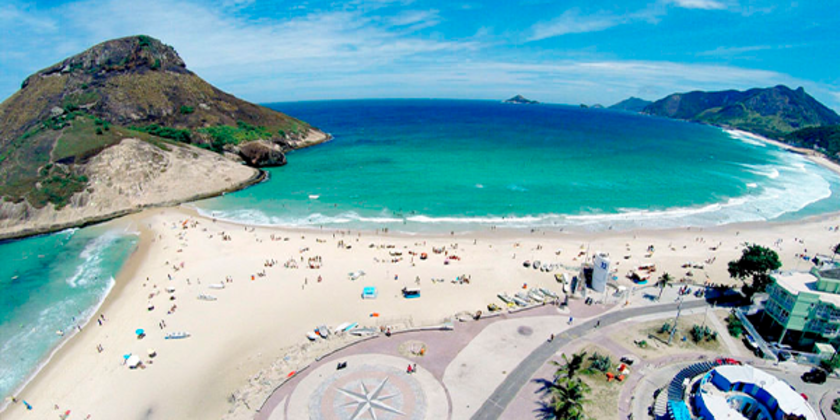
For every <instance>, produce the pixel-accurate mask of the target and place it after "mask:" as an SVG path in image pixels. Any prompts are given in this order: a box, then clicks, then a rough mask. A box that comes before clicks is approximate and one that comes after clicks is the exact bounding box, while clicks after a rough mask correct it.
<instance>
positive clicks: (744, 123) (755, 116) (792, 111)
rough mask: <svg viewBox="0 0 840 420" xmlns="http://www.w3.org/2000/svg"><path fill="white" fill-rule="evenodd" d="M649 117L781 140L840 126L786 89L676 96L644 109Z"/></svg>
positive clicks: (817, 106) (834, 116)
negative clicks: (806, 130) (797, 133)
mask: <svg viewBox="0 0 840 420" xmlns="http://www.w3.org/2000/svg"><path fill="white" fill-rule="evenodd" d="M642 112H644V113H646V114H651V115H659V116H663V117H669V118H677V119H682V120H689V121H697V122H702V123H707V124H713V125H718V126H724V127H732V128H737V129H740V130H744V131H749V132H752V133H756V134H760V135H763V136H767V137H773V138H781V137H783V136H784V135H785V134H788V133H791V132H793V131H796V130H798V129H801V128H807V127H819V126H825V125H834V124H840V116H838V115H837V114H836V113H835V112H834V111H832V110H831V109H829V108H827V107H826V106H825V105H823V104H821V103H820V102H819V101H817V100H816V99H814V98H813V97H811V96H810V95H808V94H807V93H805V89H803V88H801V87H800V88H798V89H796V90H791V89H790V88H788V87H787V86H782V85H780V86H776V87H772V88H766V89H760V88H756V89H750V90H747V91H743V92H742V91H737V90H727V91H721V92H700V91H696V92H689V93H676V94H673V95H670V96H667V97H665V98H663V99H660V100H658V101H656V102H654V103H652V104H650V105H648V106H646V107H645V108H644V110H643V111H642Z"/></svg>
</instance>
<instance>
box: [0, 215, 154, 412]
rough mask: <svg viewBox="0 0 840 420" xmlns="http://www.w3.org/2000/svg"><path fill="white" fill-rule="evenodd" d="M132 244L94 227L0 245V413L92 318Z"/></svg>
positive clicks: (123, 235) (128, 237)
mask: <svg viewBox="0 0 840 420" xmlns="http://www.w3.org/2000/svg"><path fill="white" fill-rule="evenodd" d="M137 239H138V237H137V235H135V234H132V233H130V232H122V231H114V230H110V229H107V228H105V227H102V226H95V227H88V228H84V229H69V230H65V231H61V232H58V233H54V234H51V235H41V236H36V237H32V238H27V239H22V240H16V241H6V242H0V355H2V357H0V395H2V396H3V397H4V399H3V401H2V402H0V406H1V405H2V404H3V403H5V402H6V400H5V397H8V396H11V395H12V393H13V392H14V391H15V390H16V389H17V388H18V387H19V386H20V385H21V384H22V383H23V382H24V381H25V380H26V379H27V378H28V377H29V376H30V375H31V374H32V373H33V372H35V371H36V370H37V369H39V368H40V366H41V365H42V364H43V362H44V361H45V360H46V358H47V357H48V356H49V355H50V354H52V352H53V351H54V350H55V349H56V348H57V347H58V346H59V344H60V343H61V342H62V340H63V339H65V338H67V337H69V336H70V335H72V333H73V330H74V327H75V326H76V325H83V324H84V322H85V320H87V319H88V318H90V316H91V315H93V311H94V310H95V309H96V308H97V307H98V306H99V304H100V303H101V302H102V300H103V299H104V297H105V296H106V295H107V293H108V291H109V290H110V289H111V288H112V287H113V285H114V277H115V276H116V274H117V272H118V271H119V270H120V268H121V267H122V265H123V263H124V262H125V261H126V259H127V257H128V256H129V255H130V254H131V252H132V251H133V250H134V248H135V246H136V244H137ZM96 315H97V316H98V314H96ZM106 316H107V314H106ZM57 331H64V332H65V336H64V337H62V336H60V335H59V334H57Z"/></svg>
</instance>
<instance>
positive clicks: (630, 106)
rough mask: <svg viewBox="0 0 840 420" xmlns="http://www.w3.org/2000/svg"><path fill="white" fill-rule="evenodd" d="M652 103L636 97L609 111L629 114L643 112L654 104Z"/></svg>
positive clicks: (612, 106)
mask: <svg viewBox="0 0 840 420" xmlns="http://www.w3.org/2000/svg"><path fill="white" fill-rule="evenodd" d="M652 103H653V102H651V101H646V100H644V99H639V98H636V97H632V96H631V97H630V98H627V99H625V100H623V101H621V102H619V103H617V104H614V105H611V106H609V107H608V109H613V110H617V111H627V112H642V111H643V110H644V109H645V107H647V106H648V105H650V104H652Z"/></svg>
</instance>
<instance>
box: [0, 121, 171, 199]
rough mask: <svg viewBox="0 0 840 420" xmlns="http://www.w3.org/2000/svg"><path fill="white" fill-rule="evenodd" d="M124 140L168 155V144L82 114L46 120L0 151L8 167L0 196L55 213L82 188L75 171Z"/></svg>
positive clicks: (82, 177)
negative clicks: (135, 140) (50, 207)
mask: <svg viewBox="0 0 840 420" xmlns="http://www.w3.org/2000/svg"><path fill="white" fill-rule="evenodd" d="M129 137H132V138H138V139H140V140H143V141H146V142H148V143H150V144H152V145H155V146H157V147H159V148H161V149H164V150H170V149H169V147H168V145H171V144H172V143H171V142H168V141H167V140H165V139H162V138H159V137H156V136H154V135H149V134H145V133H141V132H136V131H133V130H129V129H126V128H124V127H121V126H114V125H112V124H111V123H110V122H108V121H105V120H102V119H101V118H98V117H94V116H93V115H90V114H88V113H86V112H84V111H79V110H77V111H72V112H68V113H64V114H61V115H56V116H53V117H50V118H48V119H46V120H44V121H42V122H41V123H40V124H38V125H36V126H35V127H33V128H31V129H30V130H28V131H27V132H26V133H24V134H23V135H21V136H19V137H18V138H17V139H16V140H15V141H13V142H11V143H10V144H9V145H8V147H6V148H5V149H4V150H3V154H2V155H0V160H3V161H5V160H6V159H7V158H8V159H9V160H10V162H8V163H9V165H8V168H5V169H6V170H5V171H3V172H2V173H3V174H4V175H6V176H7V179H8V181H7V182H5V183H2V184H0V196H2V197H3V198H4V199H6V200H8V201H12V202H20V201H22V200H27V201H28V202H29V204H31V205H32V206H34V207H35V208H41V207H44V206H46V205H48V204H53V205H54V206H55V207H56V208H57V209H60V208H62V207H64V206H65V205H67V203H68V202H69V199H70V197H71V196H72V195H73V194H75V193H77V192H79V191H82V190H84V188H85V186H86V184H87V181H88V179H87V177H86V176H85V175H83V174H81V173H79V171H78V168H77V166H76V165H77V164H79V163H84V162H86V161H87V160H88V159H90V158H92V157H93V156H96V155H97V154H99V152H101V151H102V150H105V148H107V147H109V146H112V145H115V144H117V143H119V142H120V141H121V140H122V139H124V138H129ZM32 146H36V147H32ZM50 146H52V147H51V149H50Z"/></svg>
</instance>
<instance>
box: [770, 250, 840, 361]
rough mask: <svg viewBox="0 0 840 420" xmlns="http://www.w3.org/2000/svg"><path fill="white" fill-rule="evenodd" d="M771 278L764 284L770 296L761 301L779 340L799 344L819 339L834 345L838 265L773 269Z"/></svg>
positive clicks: (838, 330)
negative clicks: (805, 269)
mask: <svg viewBox="0 0 840 420" xmlns="http://www.w3.org/2000/svg"><path fill="white" fill-rule="evenodd" d="M773 280H774V281H773V283H772V284H770V285H769V286H768V287H767V293H768V294H769V299H768V300H767V302H766V303H765V304H764V318H768V317H769V318H771V319H772V320H773V321H774V323H775V329H780V332H779V339H778V341H779V342H782V341H786V342H788V343H795V344H797V345H798V346H799V347H808V346H813V345H814V344H815V343H819V342H830V343H834V344H835V345H837V344H838V341H840V339H838V336H840V268H834V267H833V266H832V267H831V268H827V269H819V268H817V267H814V268H813V269H812V270H811V271H810V272H782V273H776V274H774V275H773ZM764 318H763V319H762V322H764V321H765V319H764ZM774 335H775V334H774Z"/></svg>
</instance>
